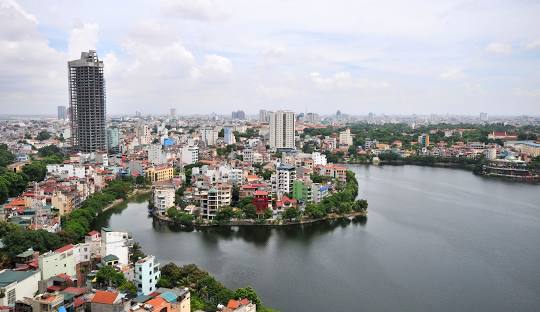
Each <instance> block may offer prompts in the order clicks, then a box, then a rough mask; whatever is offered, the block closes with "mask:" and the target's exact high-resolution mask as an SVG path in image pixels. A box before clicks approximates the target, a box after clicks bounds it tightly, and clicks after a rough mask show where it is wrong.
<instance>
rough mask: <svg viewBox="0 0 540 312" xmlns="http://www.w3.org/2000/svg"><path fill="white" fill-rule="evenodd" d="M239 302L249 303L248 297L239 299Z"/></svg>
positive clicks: (242, 303)
mask: <svg viewBox="0 0 540 312" xmlns="http://www.w3.org/2000/svg"><path fill="white" fill-rule="evenodd" d="M240 304H241V305H247V304H249V300H248V298H244V299H242V300H240Z"/></svg>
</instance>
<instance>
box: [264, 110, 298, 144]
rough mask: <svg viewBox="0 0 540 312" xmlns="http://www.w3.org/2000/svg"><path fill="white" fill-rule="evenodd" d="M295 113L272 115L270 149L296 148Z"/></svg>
mask: <svg viewBox="0 0 540 312" xmlns="http://www.w3.org/2000/svg"><path fill="white" fill-rule="evenodd" d="M294 129H295V116H294V112H289V111H277V112H273V113H270V148H271V149H274V150H275V149H278V148H294Z"/></svg>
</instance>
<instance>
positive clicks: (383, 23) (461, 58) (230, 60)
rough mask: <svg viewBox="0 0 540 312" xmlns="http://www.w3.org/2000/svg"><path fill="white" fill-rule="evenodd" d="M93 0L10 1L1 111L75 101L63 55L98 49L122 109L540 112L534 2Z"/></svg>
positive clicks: (116, 109)
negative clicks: (124, 1) (94, 10)
mask: <svg viewBox="0 0 540 312" xmlns="http://www.w3.org/2000/svg"><path fill="white" fill-rule="evenodd" d="M103 5H105V3H103ZM106 5H107V6H108V7H109V9H110V10H108V11H109V12H115V11H116V9H118V7H117V6H120V5H121V4H116V3H112V4H111V3H107V4H106ZM91 6H92V7H96V6H98V7H99V6H100V5H99V1H98V3H95V2H92V3H91ZM89 8H90V4H85V3H82V4H77V5H76V4H73V3H69V2H66V3H64V2H52V3H46V4H45V3H40V2H31V1H13V0H10V1H7V0H3V1H2V2H1V5H0V14H1V15H2V17H3V18H2V27H1V29H2V30H0V39H2V42H3V43H2V45H3V48H2V52H0V53H2V58H1V60H2V61H1V63H0V66H1V68H2V69H3V71H2V73H1V74H0V75H2V76H1V78H2V80H3V81H7V82H9V83H6V84H3V86H2V87H1V88H0V106H2V108H3V113H5V114H21V113H25V112H28V111H32V112H35V113H36V114H51V113H52V112H54V109H55V107H57V106H67V105H68V97H67V96H66V94H67V92H66V83H65V70H66V69H65V62H67V61H68V60H70V59H73V58H75V57H78V55H79V54H80V52H81V51H88V50H90V49H96V50H97V52H98V54H100V55H102V59H103V60H104V62H105V64H106V66H105V79H106V80H107V87H108V95H109V97H108V104H109V105H108V107H109V112H110V113H111V114H113V115H114V114H129V113H131V112H133V111H135V110H136V111H140V112H142V113H144V114H148V113H152V114H161V113H162V112H166V111H167V110H168V109H169V108H170V107H176V108H177V112H178V113H179V114H184V115H189V114H197V113H204V112H216V113H223V114H224V113H230V111H231V109H232V108H234V109H237V110H244V111H246V112H248V113H249V112H253V113H256V111H257V110H255V111H254V110H253V109H252V107H260V108H265V109H268V110H279V109H290V110H294V111H297V112H305V111H309V112H318V113H321V114H329V113H333V112H334V111H335V108H336V107H339V108H340V109H341V110H343V111H347V112H349V113H350V114H353V115H359V114H367V113H368V112H374V113H377V114H380V113H386V114H412V113H421V112H426V114H431V113H435V114H445V113H450V114H472V115H476V114H478V113H479V112H483V111H485V112H488V113H489V114H490V115H522V114H526V115H539V114H540V106H539V105H538V100H539V99H540V89H538V85H539V84H540V74H538V73H537V71H535V70H534V69H535V68H538V67H539V66H540V43H539V42H540V27H539V26H540V25H539V24H540V22H538V21H537V19H536V18H535V17H536V16H538V15H539V12H540V5H539V4H537V3H533V2H530V1H517V2H516V1H514V2H511V3H491V2H482V1H478V2H464V3H454V2H453V1H443V2H438V3H437V4H432V3H423V2H414V1H413V2H408V3H407V4H403V3H400V2H393V1H387V2H385V3H378V4H377V5H373V4H371V3H368V2H347V1H342V2H339V3H335V4H334V5H332V6H329V5H325V4H324V3H318V2H309V5H308V3H307V2H302V1H299V2H296V3H286V4H282V5H281V6H278V5H275V3H271V2H262V3H259V4H258V5H257V6H255V5H253V4H251V3H249V2H247V3H246V2H243V1H232V2H230V3H227V5H225V4H224V3H221V2H218V1H212V0H198V1H161V2H159V3H158V4H155V3H154V2H145V1H137V2H133V3H132V5H130V8H129V10H127V11H126V10H122V11H123V12H125V14H123V16H117V15H114V16H113V15H111V14H109V13H104V14H101V15H100V16H96V15H95V14H88V12H89V10H88V9H89ZM263 12H264V13H263ZM134 20H137V22H133V21H134ZM232 34H235V35H234V36H233V35H232ZM306 108H307V109H306Z"/></svg>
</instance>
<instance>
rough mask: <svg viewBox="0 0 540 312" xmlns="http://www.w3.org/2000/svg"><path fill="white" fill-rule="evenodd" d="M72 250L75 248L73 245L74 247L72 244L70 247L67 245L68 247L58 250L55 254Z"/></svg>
mask: <svg viewBox="0 0 540 312" xmlns="http://www.w3.org/2000/svg"><path fill="white" fill-rule="evenodd" d="M71 248H73V245H72V244H68V245H66V246H64V247H60V248H58V249H56V250H55V251H54V252H57V253H62V252H64V251H68V250H70V249H71Z"/></svg>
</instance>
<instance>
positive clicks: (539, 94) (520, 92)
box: [512, 88, 540, 98]
mask: <svg viewBox="0 0 540 312" xmlns="http://www.w3.org/2000/svg"><path fill="white" fill-rule="evenodd" d="M512 92H513V93H514V94H515V95H517V96H520V97H531V98H540V89H524V88H514V89H512Z"/></svg>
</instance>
